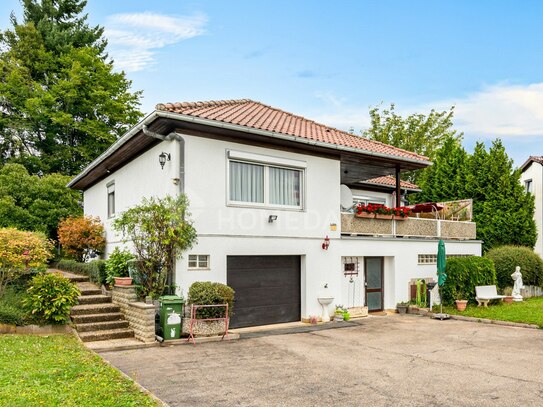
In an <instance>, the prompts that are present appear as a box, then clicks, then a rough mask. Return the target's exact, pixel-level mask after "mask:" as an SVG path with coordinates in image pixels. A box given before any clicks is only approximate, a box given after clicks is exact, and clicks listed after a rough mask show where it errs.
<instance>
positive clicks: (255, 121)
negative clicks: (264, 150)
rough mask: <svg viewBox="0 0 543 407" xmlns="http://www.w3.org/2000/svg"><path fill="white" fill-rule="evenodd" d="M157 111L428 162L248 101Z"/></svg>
mask: <svg viewBox="0 0 543 407" xmlns="http://www.w3.org/2000/svg"><path fill="white" fill-rule="evenodd" d="M156 109H157V110H162V111H167V112H173V113H179V114H182V115H187V116H195V117H199V118H202V119H209V120H215V121H220V122H224V123H230V124H235V125H239V126H245V127H250V128H254V129H259V130H266V131H272V132H276V133H282V134H288V135H292V136H296V137H302V138H306V139H309V140H315V141H318V142H322V143H328V144H333V145H339V146H345V147H351V148H355V149H359V150H361V151H360V152H361V153H363V152H370V153H379V154H385V155H389V156H393V157H397V158H403V159H409V160H415V161H422V162H424V161H428V158H427V157H425V156H422V155H419V154H416V153H412V152H410V151H406V150H403V149H401V148H397V147H393V146H389V145H387V144H383V143H380V142H378V141H374V140H369V139H367V138H364V137H361V136H357V135H354V134H350V133H347V132H345V131H341V130H338V129H335V128H333V127H328V126H325V125H323V124H319V123H316V122H314V121H312V120H308V119H306V118H304V117H301V116H297V115H294V114H292V113H288V112H285V111H283V110H280V109H276V108H274V107H271V106H267V105H264V104H262V103H260V102H255V101H252V100H249V99H240V100H218V101H214V100H212V101H208V102H191V103H187V102H184V103H165V104H162V103H161V104H158V105H157V106H156Z"/></svg>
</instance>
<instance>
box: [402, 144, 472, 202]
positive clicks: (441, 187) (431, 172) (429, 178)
mask: <svg viewBox="0 0 543 407" xmlns="http://www.w3.org/2000/svg"><path fill="white" fill-rule="evenodd" d="M467 159H468V154H467V153H466V150H464V148H463V147H462V145H461V143H460V140H458V139H455V138H452V137H451V138H449V139H447V140H446V141H445V142H444V143H443V146H442V147H441V148H439V149H438V150H437V152H436V154H435V158H434V165H432V166H431V167H428V168H426V169H424V171H421V173H420V175H419V179H418V185H419V187H420V188H421V189H422V192H420V193H418V194H416V195H414V196H410V199H412V200H414V201H416V202H440V201H452V200H456V199H464V198H465V196H466V193H465V187H466V176H467V174H466V172H467V171H466V163H467Z"/></svg>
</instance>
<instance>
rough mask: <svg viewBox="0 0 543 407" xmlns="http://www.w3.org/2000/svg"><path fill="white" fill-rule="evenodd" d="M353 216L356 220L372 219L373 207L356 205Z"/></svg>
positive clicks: (373, 215)
mask: <svg viewBox="0 0 543 407" xmlns="http://www.w3.org/2000/svg"><path fill="white" fill-rule="evenodd" d="M354 216H356V217H358V218H370V219H372V218H374V217H375V214H374V213H373V205H364V204H361V203H358V204H356V207H355V212H354Z"/></svg>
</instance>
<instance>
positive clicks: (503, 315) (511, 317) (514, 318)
mask: <svg viewBox="0 0 543 407" xmlns="http://www.w3.org/2000/svg"><path fill="white" fill-rule="evenodd" d="M436 310H437V312H439V306H437V307H434V311H436ZM443 312H446V313H449V314H455V315H464V316H467V317H475V318H486V319H495V320H499V321H510V322H523V323H526V324H534V325H539V327H540V328H543V297H534V298H527V299H525V300H524V301H523V302H514V303H512V304H504V303H501V302H500V303H497V304H492V305H489V306H488V307H478V306H477V305H472V304H469V305H468V308H467V309H466V310H465V311H464V312H460V311H457V310H456V308H455V307H443Z"/></svg>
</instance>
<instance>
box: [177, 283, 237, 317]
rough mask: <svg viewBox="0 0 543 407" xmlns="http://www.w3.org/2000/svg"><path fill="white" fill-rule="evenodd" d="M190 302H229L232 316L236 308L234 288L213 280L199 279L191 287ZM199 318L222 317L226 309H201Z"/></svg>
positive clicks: (198, 314) (209, 303) (203, 303)
mask: <svg viewBox="0 0 543 407" xmlns="http://www.w3.org/2000/svg"><path fill="white" fill-rule="evenodd" d="M187 303H188V304H189V305H190V304H200V305H214V304H228V314H229V316H232V311H233V309H234V290H233V289H232V288H231V287H228V286H227V285H225V284H221V283H212V282H211V281H197V282H195V283H192V285H191V286H190V288H189V298H188V302H187ZM196 316H197V317H198V318H222V317H224V310H223V309H221V308H209V309H205V308H204V309H200V310H198V311H197V314H196Z"/></svg>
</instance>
